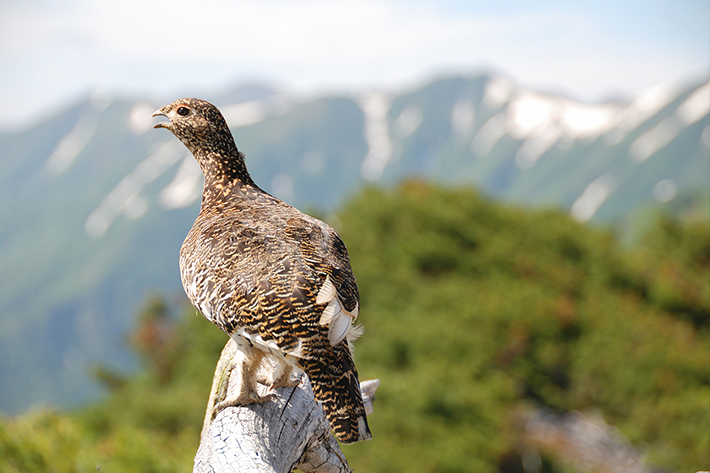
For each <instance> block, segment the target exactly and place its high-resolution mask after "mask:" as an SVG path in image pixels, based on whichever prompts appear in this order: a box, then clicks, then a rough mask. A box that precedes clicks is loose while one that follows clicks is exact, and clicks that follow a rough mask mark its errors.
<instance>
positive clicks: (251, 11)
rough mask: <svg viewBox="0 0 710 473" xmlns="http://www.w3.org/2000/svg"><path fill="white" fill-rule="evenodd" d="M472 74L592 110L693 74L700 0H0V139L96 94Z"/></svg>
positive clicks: (709, 67) (700, 44)
mask: <svg viewBox="0 0 710 473" xmlns="http://www.w3.org/2000/svg"><path fill="white" fill-rule="evenodd" d="M482 71H492V72H498V73H501V74H504V75H507V76H509V77H511V78H512V79H513V80H515V81H518V82H520V83H522V84H523V85H525V86H528V87H532V88H536V89H539V90H542V91H549V92H558V93H564V94H567V95H570V96H572V97H575V98H579V99H583V100H592V101H598V100H604V99H606V98H609V97H612V96H628V95H629V94H632V93H633V92H634V91H636V90H639V89H641V88H643V87H646V86H650V85H653V84H657V83H661V82H668V83H671V84H683V83H684V82H687V81H688V80H694V79H701V78H703V77H705V78H707V77H708V75H710V3H708V2H707V0H698V1H696V0H686V1H650V0H649V1H636V0H630V1H622V2H619V1H607V0H599V1H594V2H591V1H589V2H580V1H555V0H549V1H537V2H531V1H520V0H502V1H497V2H490V1H485V2H484V1H477V0H473V1H464V0H448V1H447V0H443V1H442V0H437V1H432V0H408V1H405V0H358V1H351V0H343V1H332V0H242V1H240V0H202V1H199V2H198V1H193V0H122V1H120V2H119V1H115V0H103V1H98V0H93V1H92V0H55V1H50V0H25V1H23V2H13V1H8V0H0V129H2V128H5V129H8V128H9V129H12V128H15V129H17V128H21V127H23V126H26V125H27V124H28V123H31V122H32V121H34V120H37V119H39V118H41V117H42V116H44V115H46V114H47V113H51V112H52V111H54V110H57V109H58V108H60V107H62V106H64V105H66V104H67V103H69V102H71V101H72V100H76V99H77V97H80V96H81V95H82V94H86V93H89V92H91V91H93V90H96V89H99V90H103V91H110V92H111V93H114V94H124V95H125V94H133V95H147V96H159V97H160V98H171V97H172V96H178V95H197V94H199V93H200V92H204V91H213V90H224V89H227V88H229V87H230V86H234V85H235V84H238V83H240V82H243V81H255V80H257V81H259V80H265V81H269V82H271V83H274V84H276V85H278V86H280V87H282V88H285V89H287V90H294V91H299V92H303V93H315V94H318V93H324V92H334V91H345V92H348V91H350V92H354V91H357V90H360V89H362V88H378V89H385V90H392V89H397V88H402V87H409V86H412V85H416V84H419V83H421V82H423V81H426V80H428V79H430V78H432V77H436V76H440V75H445V74H473V73H477V72H482Z"/></svg>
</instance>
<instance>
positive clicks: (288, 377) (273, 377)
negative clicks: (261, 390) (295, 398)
mask: <svg viewBox="0 0 710 473" xmlns="http://www.w3.org/2000/svg"><path fill="white" fill-rule="evenodd" d="M270 368H273V369H269V370H268V372H265V371H263V370H262V371H259V376H258V377H257V381H258V382H259V384H262V385H264V386H268V387H269V389H270V390H271V391H273V390H275V389H280V388H292V387H294V386H298V385H299V384H301V376H299V373H298V371H297V370H294V369H293V368H292V367H291V365H289V364H288V363H284V362H283V361H281V360H278V361H276V364H275V365H273V364H271V365H270ZM294 371H296V373H294ZM292 374H293V375H294V376H292Z"/></svg>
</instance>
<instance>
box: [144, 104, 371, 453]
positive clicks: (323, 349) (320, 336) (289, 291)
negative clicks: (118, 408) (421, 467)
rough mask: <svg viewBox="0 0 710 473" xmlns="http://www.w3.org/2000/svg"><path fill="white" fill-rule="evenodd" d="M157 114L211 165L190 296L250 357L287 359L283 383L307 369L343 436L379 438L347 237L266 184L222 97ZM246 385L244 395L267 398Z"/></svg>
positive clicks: (189, 256)
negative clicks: (372, 423)
mask: <svg viewBox="0 0 710 473" xmlns="http://www.w3.org/2000/svg"><path fill="white" fill-rule="evenodd" d="M155 115H163V116H166V117H168V118H169V119H170V121H169V122H164V123H158V124H157V125H156V128H166V129H168V130H170V131H171V132H172V133H173V134H175V136H177V137H178V138H179V139H180V140H181V141H182V142H183V143H184V144H185V146H187V148H188V149H189V150H190V151H191V152H192V154H193V155H194V156H195V158H196V159H197V162H198V163H199V165H200V167H201V168H202V172H203V173H204V175H205V184H204V190H203V196H202V206H201V208H200V213H199V216H198V217H197V220H196V221H195V224H194V225H193V227H192V229H191V230H190V232H189V234H188V235H187V238H186V239H185V242H184V243H183V246H182V249H181V251H180V273H181V278H182V282H183V286H184V288H185V291H186V292H187V295H188V297H189V298H190V300H191V301H192V303H193V304H194V305H195V307H197V308H198V309H199V310H200V311H201V312H202V314H203V315H204V316H205V317H207V318H208V319H209V320H210V321H212V322H213V323H214V324H216V325H217V326H218V327H220V328H221V329H222V330H224V331H225V332H226V333H227V334H228V335H229V336H230V337H232V338H233V339H234V340H235V341H236V342H237V343H238V344H239V346H240V349H242V350H243V351H244V353H246V355H247V358H249V359H251V360H252V361H253V362H255V363H258V362H259V360H260V359H261V353H262V352H264V353H269V354H271V355H273V356H274V357H275V358H276V359H277V360H280V362H281V363H282V366H284V367H286V368H282V371H281V376H279V378H281V379H280V380H277V379H275V380H274V383H273V384H274V385H279V384H280V383H283V381H284V380H285V379H287V378H288V372H290V366H293V367H297V368H300V369H303V370H304V371H305V372H306V374H307V375H308V377H309V379H310V381H311V384H312V386H313V391H314V393H315V396H316V399H317V400H318V401H319V402H320V403H321V405H322V406H323V408H324V411H325V413H326V416H327V418H328V420H329V421H330V425H331V427H332V429H333V431H334V433H335V435H336V437H337V438H338V439H339V440H340V441H342V442H344V443H352V442H357V441H360V440H366V439H369V438H370V437H371V435H370V431H369V428H368V426H367V418H366V415H365V409H364V407H363V402H362V397H361V394H360V387H359V382H358V375H357V370H356V369H355V365H354V363H353V358H352V347H351V342H352V340H354V339H355V338H357V336H358V335H359V332H358V330H357V328H356V327H355V326H353V325H352V322H353V320H354V319H355V317H357V311H358V304H359V295H358V288H357V284H356V282H355V278H354V276H353V273H352V270H351V268H350V261H349V258H348V253H347V250H346V248H345V245H344V244H343V242H342V240H341V239H340V237H339V236H338V235H337V233H336V232H335V231H334V230H333V229H332V228H331V227H329V226H328V225H326V224H325V223H323V222H321V221H320V220H317V219H315V218H312V217H310V216H308V215H305V214H303V213H301V212H300V211H298V210H297V209H295V208H293V207H291V206H289V205H287V204H286V203H284V202H282V201H280V200H278V199H276V198H275V197H273V196H271V195H269V194H267V193H266V192H264V191H262V190H261V189H259V187H258V186H257V185H256V184H255V183H254V181H253V180H252V179H251V177H250V176H249V173H248V172H247V169H246V166H245V164H244V156H243V155H242V154H241V153H240V152H239V151H238V150H237V146H236V144H235V143H234V139H233V138H232V134H231V132H230V131H229V128H228V126H227V123H226V121H225V120H224V118H223V117H222V114H221V113H220V112H219V110H218V109H217V108H216V107H214V106H213V105H211V104H209V103H207V102H205V101H202V100H199V99H188V98H186V99H180V100H177V101H175V102H173V103H172V104H170V105H166V106H165V107H163V108H161V109H160V110H159V111H157V112H156V113H155ZM284 372H285V373H286V376H283V373H284ZM252 382H253V383H255V382H256V381H255V380H253V381H252V380H251V379H249V380H247V381H246V383H247V384H248V383H252ZM245 389H246V390H247V391H249V392H248V393H247V394H245V395H244V396H245V397H243V398H241V401H240V402H242V403H246V402H250V401H249V399H252V400H253V401H257V402H258V401H260V400H261V399H258V395H256V391H255V389H253V387H252V388H250V387H246V388H245ZM249 396H251V398H249Z"/></svg>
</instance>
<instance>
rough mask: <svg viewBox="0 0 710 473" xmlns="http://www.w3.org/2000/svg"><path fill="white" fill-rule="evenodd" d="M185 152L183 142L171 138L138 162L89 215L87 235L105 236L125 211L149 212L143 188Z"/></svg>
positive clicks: (129, 214) (130, 214)
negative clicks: (142, 194)
mask: <svg viewBox="0 0 710 473" xmlns="http://www.w3.org/2000/svg"><path fill="white" fill-rule="evenodd" d="M181 152H182V144H180V143H179V142H178V141H168V142H166V143H164V144H163V145H162V146H160V147H159V148H158V149H157V150H156V151H155V152H154V153H153V154H151V155H150V156H149V157H147V158H146V159H144V160H143V161H141V162H140V163H138V164H137V165H136V167H135V168H133V170H132V171H131V172H130V173H128V175H126V176H125V177H124V178H123V179H121V181H120V182H119V183H118V184H117V185H116V186H115V187H114V188H113V189H111V191H110V192H109V193H108V194H107V195H106V196H105V197H104V198H103V199H102V200H101V203H100V204H99V206H98V207H97V208H96V209H95V210H94V211H93V212H91V214H89V217H88V218H87V219H86V222H85V223H84V231H85V232H86V234H87V235H89V236H90V237H91V238H100V237H102V236H103V235H104V234H105V233H106V231H107V230H108V229H109V227H110V226H111V225H112V224H113V222H114V221H115V220H116V218H117V217H118V216H119V215H120V214H121V213H125V214H126V216H127V217H129V218H133V219H136V218H140V217H142V216H143V215H145V213H146V211H147V210H148V202H147V201H146V200H145V198H144V197H142V196H141V192H142V191H143V188H144V187H145V186H146V185H147V184H148V183H150V182H151V181H153V180H155V179H156V178H157V177H158V176H160V175H162V174H163V173H164V172H165V171H167V170H168V169H170V168H171V167H172V166H173V165H174V164H175V163H177V161H178V160H179V159H180V156H181V154H182V153H181Z"/></svg>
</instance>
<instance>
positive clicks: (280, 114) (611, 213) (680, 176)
mask: <svg viewBox="0 0 710 473" xmlns="http://www.w3.org/2000/svg"><path fill="white" fill-rule="evenodd" d="M203 98H205V99H207V100H210V101H213V102H214V103H215V104H217V105H219V106H220V108H221V109H222V111H223V113H224V115H225V117H226V118H227V121H228V122H229V123H230V125H231V127H232V131H233V133H234V135H235V138H236V141H237V145H238V146H239V149H240V150H241V151H243V152H244V153H245V154H246V156H247V166H248V167H249V169H250V172H251V174H252V176H253V177H254V180H255V181H256V182H257V183H258V184H260V185H261V186H262V187H263V188H264V189H265V190H267V191H268V192H271V193H273V194H274V195H276V196H277V197H280V198H282V199H284V200H286V201H288V202H289V203H291V204H293V205H296V206H298V207H300V208H302V209H304V210H306V211H307V210H309V209H318V210H320V211H323V212H330V211H332V210H334V209H336V208H337V207H338V205H340V204H341V203H342V202H343V200H344V199H346V198H347V197H348V196H349V195H351V194H352V193H353V192H355V191H356V190H357V189H358V188H359V187H361V186H362V185H363V184H365V183H376V184H380V185H390V184H392V183H395V182H397V181H399V180H401V179H403V178H405V177H411V176H420V177H426V178H430V179H435V180H437V181H440V182H443V183H453V184H470V185H474V186H476V187H478V188H479V189H481V190H482V192H484V193H486V194H488V195H491V196H493V197H496V198H500V199H503V200H508V201H513V202H518V203H524V204H526V205H536V206H539V205H544V206H551V207H556V208H559V209H561V210H563V211H565V212H570V213H571V215H572V216H573V217H574V218H576V219H577V220H579V221H583V222H584V221H596V222H614V221H618V220H620V219H623V218H626V217H627V216H629V215H631V214H633V213H634V212H637V211H639V210H642V209H644V208H646V207H648V206H651V205H660V204H664V205H673V203H674V202H678V201H680V200H682V199H689V198H692V197H693V196H697V195H701V196H704V197H706V196H707V193H708V189H710V122H709V115H708V112H709V111H710V82H704V83H702V84H699V85H695V86H692V87H687V88H684V89H682V90H676V89H671V88H668V87H664V86H658V87H653V88H650V89H648V90H645V91H641V92H640V93H639V94H638V95H637V96H636V97H635V98H634V99H633V100H630V101H627V102H621V101H611V102H608V103H598V104H590V103H581V102H578V101H574V100H571V99H569V98H565V97H560V96H555V95H550V94H542V93H538V92H535V91H532V90H527V89H525V88H522V87H520V86H518V85H516V84H514V83H513V82H511V81H510V80H508V79H505V78H502V77H495V76H494V77H491V76H481V77H475V78H451V79H442V80H438V81H435V82H433V83H430V84H428V85H426V86H424V87H422V88H419V89H417V90H412V91H410V92H407V93H397V94H387V93H382V92H367V93H363V94H362V95H361V96H359V97H349V96H340V97H333V96H329V97H319V98H302V97H301V98H299V97H295V96H292V95H289V94H283V93H279V92H277V91H275V90H271V89H268V88H265V87H248V88H240V89H236V90H235V91H233V92H232V93H231V94H229V95H226V96H222V97H208V96H205V97H203ZM172 99H174V97H173V98H168V99H166V100H165V103H167V102H169V101H171V100H172ZM161 105H164V103H162V102H160V103H159V102H156V101H150V100H144V99H139V100H127V99H116V98H113V97H111V96H110V95H107V94H106V93H102V92H97V93H94V94H92V95H91V96H89V97H87V98H86V100H84V101H82V102H81V103H78V104H76V105H75V106H74V107H71V108H69V109H67V110H65V111H63V112H62V113H60V114H59V115H57V116H55V117H53V118H51V119H48V120H47V121H45V122H43V123H40V124H38V125H36V126H34V127H32V128H30V129H28V130H25V131H23V132H18V133H0V156H1V158H0V268H2V269H3V270H2V271H0V340H1V342H0V383H1V384H2V385H3V387H4V389H3V390H2V392H0V409H2V410H6V411H17V410H20V409H23V408H26V407H28V406H30V405H31V404H33V403H35V402H55V403H62V404H65V403H76V402H80V401H82V400H84V399H86V398H87V397H88V396H91V395H92V394H95V393H96V392H97V390H96V388H95V387H92V386H93V384H92V383H91V381H90V380H89V379H88V377H87V374H86V373H87V367H89V366H91V365H93V364H96V363H103V364H109V365H112V366H118V367H125V366H128V365H130V360H129V358H128V355H127V353H126V350H125V346H124V341H123V338H122V337H123V335H124V334H125V333H126V332H127V331H128V330H129V328H130V326H131V324H132V314H133V312H134V311H135V309H136V308H137V307H138V305H139V303H140V301H141V300H142V298H143V297H144V295H145V294H146V292H147V291H150V290H159V291H164V292H166V293H169V294H172V293H179V292H180V291H181V289H180V282H179V276H178V269H177V254H178V250H179V247H180V244H181V242H182V239H183V238H184V236H185V234H186V233H187V231H188V229H189V228H190V226H191V224H192V221H193V220H194V218H195V216H196V214H197V210H198V205H199V199H200V191H201V185H202V176H201V174H200V170H199V168H198V167H197V165H196V163H195V161H194V159H193V158H192V157H191V156H190V155H189V154H188V153H187V150H186V149H185V148H184V147H183V146H182V145H181V144H180V143H179V142H178V141H177V140H176V139H175V138H174V137H173V136H172V135H171V134H170V133H168V132H166V131H165V130H152V125H153V123H154V119H152V118H151V114H152V112H153V111H154V110H155V109H157V108H158V107H159V106H161Z"/></svg>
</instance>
